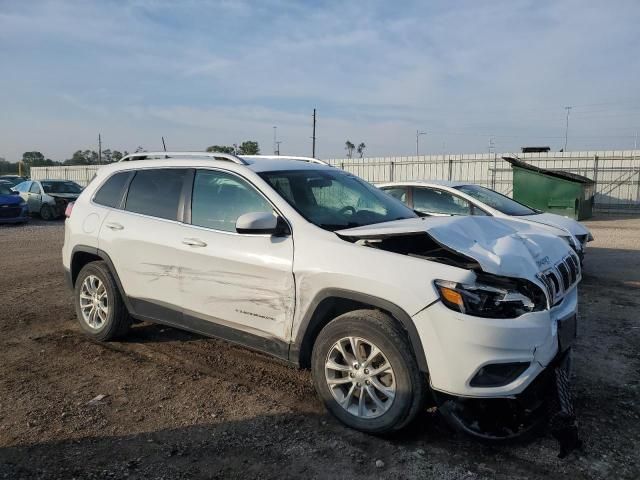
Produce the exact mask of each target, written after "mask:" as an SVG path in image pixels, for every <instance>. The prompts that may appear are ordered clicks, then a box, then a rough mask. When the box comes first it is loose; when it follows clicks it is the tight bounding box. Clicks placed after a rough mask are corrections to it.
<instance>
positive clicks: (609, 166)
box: [31, 150, 640, 213]
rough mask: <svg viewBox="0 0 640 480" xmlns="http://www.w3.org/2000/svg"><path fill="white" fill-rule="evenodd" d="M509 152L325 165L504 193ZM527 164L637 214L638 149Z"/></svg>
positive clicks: (78, 177)
mask: <svg viewBox="0 0 640 480" xmlns="http://www.w3.org/2000/svg"><path fill="white" fill-rule="evenodd" d="M502 155H509V154H488V153H478V154H466V155H453V154H451V155H447V154H445V155H421V156H413V157H372V158H364V159H359V158H358V159H349V158H337V159H336V158H334V159H329V160H327V161H328V162H329V163H330V164H332V165H334V166H336V167H340V168H342V169H344V170H347V171H349V172H352V173H355V174H356V175H358V176H360V177H362V178H364V179H365V180H368V181H370V182H372V183H383V182H391V181H402V180H460V181H465V182H473V183H478V184H480V185H484V186H487V187H490V188H493V189H495V190H498V191H500V192H502V193H504V194H506V195H511V192H512V190H513V173H512V170H511V165H510V164H509V163H507V162H505V161H504V160H502V158H501V157H502ZM517 155H518V158H520V159H522V160H525V161H526V162H528V163H531V164H532V165H536V166H538V167H541V168H548V169H553V170H564V171H568V172H572V173H577V174H580V175H584V176H585V177H589V178H592V179H593V180H595V182H596V209H597V210H599V211H604V212H607V211H610V212H620V213H622V212H635V213H640V150H623V151H593V152H564V153H561V152H548V153H519V154H517ZM98 168H99V167H98V166H96V165H89V166H84V165H83V166H68V167H66V166H65V167H34V168H32V169H31V178H33V179H34V180H43V179H47V178H50V179H54V178H55V179H66V180H73V181H74V182H77V183H79V184H80V185H82V186H86V185H87V184H88V183H89V181H91V179H92V178H93V176H94V174H95V172H96V170H97V169H98Z"/></svg>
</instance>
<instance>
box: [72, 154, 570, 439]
mask: <svg viewBox="0 0 640 480" xmlns="http://www.w3.org/2000/svg"><path fill="white" fill-rule="evenodd" d="M67 216H68V218H67V220H66V225H65V242H64V247H63V251H62V258H63V264H64V268H65V270H66V275H67V280H68V282H69V284H70V286H71V287H72V288H73V290H74V302H75V308H76V312H77V316H78V320H79V322H80V325H81V326H82V329H83V330H84V331H85V332H86V333H87V334H88V335H90V336H92V337H93V338H96V339H98V340H103V341H106V340H111V339H114V338H117V337H120V336H122V335H124V334H125V333H126V332H127V330H128V328H129V327H130V325H131V323H132V319H136V320H142V321H149V322H157V323H161V324H166V325H170V326H174V327H177V328H182V329H186V330H190V331H193V332H197V333H200V334H203V335H209V336H214V337H219V338H223V339H226V340H229V341H231V342H235V343H238V344H241V345H245V346H247V347H251V348H254V349H257V350H260V351H263V352H267V353H269V354H272V355H274V356H276V357H279V358H281V359H284V360H286V361H288V362H290V363H292V364H294V365H297V366H300V367H303V368H310V369H311V371H312V375H313V380H314V384H315V387H316V389H317V391H318V394H319V396H320V398H321V399H322V400H323V402H324V403H325V405H326V406H327V408H328V409H329V410H330V411H331V412H332V413H333V414H334V415H335V416H336V417H338V418H339V419H340V420H341V421H342V422H344V423H345V424H347V425H349V426H351V427H354V428H357V429H359V430H362V431H366V432H371V433H383V432H388V431H393V430H397V429H399V428H401V427H403V426H404V425H406V424H407V423H409V422H410V421H411V419H412V418H413V417H414V416H415V415H416V413H417V412H418V411H420V409H421V408H423V407H424V405H425V402H427V401H435V404H436V405H437V406H439V407H441V410H442V411H444V412H445V413H446V416H447V418H449V419H453V423H455V424H458V425H459V426H461V427H462V428H463V429H466V430H467V431H470V433H473V432H474V428H476V430H477V429H481V430H482V431H480V432H476V433H479V434H481V435H484V436H487V435H489V430H490V429H489V427H488V426H487V425H486V424H484V425H483V424H482V423H481V424H480V425H481V426H480V427H477V425H479V424H478V422H477V419H476V418H474V416H476V415H482V411H483V410H482V408H484V407H482V408H480V407H479V406H478V404H477V403H474V399H476V400H478V399H480V400H482V399H499V400H501V401H504V402H507V403H508V404H509V405H517V406H519V407H518V408H517V409H516V410H517V412H518V413H514V414H513V415H514V416H513V418H511V417H509V418H510V419H511V420H509V421H512V422H514V424H518V425H520V424H522V422H523V419H522V416H523V415H524V416H526V415H529V414H530V412H531V410H532V409H531V408H530V406H531V405H532V404H534V403H535V402H537V401H538V400H539V399H540V398H543V397H544V395H546V393H545V392H546V390H543V387H542V385H546V383H545V382H543V381H542V379H543V378H546V376H545V375H546V372H548V371H550V370H553V367H554V366H555V365H556V363H557V362H558V359H559V358H560V357H562V358H564V357H565V356H566V353H567V352H568V350H569V347H570V345H571V342H572V340H573V337H574V335H575V331H576V330H575V328H576V309H577V284H578V281H579V280H580V262H579V260H578V258H577V256H576V255H575V253H574V252H573V251H572V250H571V248H570V247H569V246H568V245H567V244H566V243H565V242H564V241H563V240H561V239H559V238H557V237H555V236H553V235H549V234H546V233H544V232H541V231H538V230H536V229H535V227H533V226H532V227H531V228H530V230H526V229H523V227H522V225H520V224H518V225H516V226H514V225H512V224H510V221H509V220H507V219H496V218H491V217H454V218H445V217H424V216H420V215H418V214H416V213H415V212H414V211H413V210H411V209H409V208H408V207H406V206H405V205H404V204H402V202H400V201H398V200H396V199H394V198H392V197H390V196H389V195H387V194H385V193H383V192H382V191H380V190H378V189H377V188H375V187H374V186H372V185H370V184H369V183H367V182H365V181H364V180H362V179H360V178H358V177H356V176H354V175H352V174H350V173H347V172H344V171H342V170H339V169H337V168H333V167H331V166H328V165H326V164H324V163H323V162H321V161H319V160H315V159H309V158H303V157H264V156H261V157H258V156H243V157H237V156H234V155H226V154H221V153H211V154H207V153H189V152H159V153H139V154H135V155H130V156H128V157H125V158H124V159H123V160H122V161H120V162H119V163H115V164H111V165H107V166H104V167H101V168H100V170H99V171H98V173H97V176H96V177H95V178H94V180H93V181H92V182H91V183H90V184H89V186H87V188H85V190H84V191H83V192H82V194H81V195H80V197H79V198H78V200H77V201H76V202H75V204H73V205H71V206H70V207H69V208H68V209H67ZM544 388H546V387H544ZM428 394H429V395H428ZM433 399H435V400H433ZM538 403H539V402H538ZM494 405H496V404H494ZM520 406H522V407H526V408H520ZM509 408H511V407H509ZM509 408H507V409H505V408H504V406H503V405H502V404H500V407H499V408H498V409H497V411H499V412H501V413H500V415H501V414H503V413H504V412H506V411H507V410H509ZM494 410H496V409H494ZM514 411H515V410H514ZM496 415H497V414H496V413H495V412H494V413H492V414H491V416H492V421H493V420H495V418H494V417H495V416H496ZM509 415H512V413H509ZM474 426H476V427H474ZM501 428H502V427H501ZM502 431H504V429H503V430H502ZM509 431H513V428H510V429H509ZM498 434H499V432H498Z"/></svg>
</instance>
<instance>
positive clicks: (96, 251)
mask: <svg viewBox="0 0 640 480" xmlns="http://www.w3.org/2000/svg"><path fill="white" fill-rule="evenodd" d="M79 252H83V253H90V254H91V255H95V256H96V257H99V258H100V259H101V260H103V261H104V262H105V263H106V264H107V266H108V267H109V270H110V271H111V274H112V275H113V278H114V279H115V281H116V285H117V287H118V290H119V291H120V296H121V297H122V300H123V301H124V304H125V305H126V307H127V310H128V311H129V312H130V313H133V312H134V311H135V310H134V309H133V306H132V305H131V301H130V300H129V297H128V296H127V294H126V292H125V290H124V287H123V286H122V282H121V281H120V277H119V276H118V272H117V270H116V267H115V265H114V264H113V261H112V260H111V257H109V254H107V253H106V252H105V251H103V250H100V249H99V248H96V247H90V246H88V245H76V246H75V247H73V250H72V251H71V265H72V266H73V258H74V256H75V255H76V253H79ZM72 268H73V267H72ZM73 273H74V272H73V271H71V272H69V281H68V283H69V285H70V287H71V288H73V287H74V281H75V279H74V278H73ZM76 273H77V272H76Z"/></svg>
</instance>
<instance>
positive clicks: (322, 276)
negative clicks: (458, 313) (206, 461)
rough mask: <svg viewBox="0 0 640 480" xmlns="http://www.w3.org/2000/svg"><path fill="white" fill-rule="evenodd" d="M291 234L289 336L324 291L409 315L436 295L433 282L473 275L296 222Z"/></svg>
mask: <svg viewBox="0 0 640 480" xmlns="http://www.w3.org/2000/svg"><path fill="white" fill-rule="evenodd" d="M294 235H295V238H294V244H295V256H294V274H295V279H296V314H295V317H294V322H293V326H292V337H293V338H300V333H304V332H303V330H304V327H305V325H304V322H305V319H308V316H309V311H310V309H311V308H312V307H313V305H314V302H315V301H316V300H317V298H318V296H321V295H322V292H323V291H325V290H343V291H348V292H357V293H359V294H361V295H365V296H370V297H373V298H377V299H380V300H382V301H384V302H385V303H389V304H392V305H395V306H397V307H398V308H400V309H401V310H402V311H403V312H405V313H406V314H407V315H408V316H413V315H415V314H416V313H417V312H419V311H421V310H422V309H424V308H425V307H426V306H428V305H429V304H431V303H433V302H435V301H436V300H437V299H438V294H437V292H436V290H435V287H434V286H433V281H434V280H436V279H446V280H451V281H456V282H470V281H473V279H474V278H475V274H474V273H472V272H471V271H469V270H464V269H461V268H457V267H453V266H449V265H444V264H439V263H435V262H430V261H427V260H423V259H418V258H415V257H410V256H407V255H401V254H397V253H392V252H388V251H383V250H379V249H376V248H372V247H367V246H362V245H358V244H354V243H351V242H348V241H346V240H342V239H341V238H339V237H338V236H337V235H336V234H334V233H332V232H328V231H325V230H322V229H320V228H317V227H315V226H301V227H298V226H296V227H295V228H294ZM301 329H302V330H301Z"/></svg>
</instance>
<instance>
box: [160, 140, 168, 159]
mask: <svg viewBox="0 0 640 480" xmlns="http://www.w3.org/2000/svg"><path fill="white" fill-rule="evenodd" d="M160 138H162V148H164V151H165V152H166V151H167V146H166V145H165V143H164V137H160ZM164 158H169V155H165V156H164Z"/></svg>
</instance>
